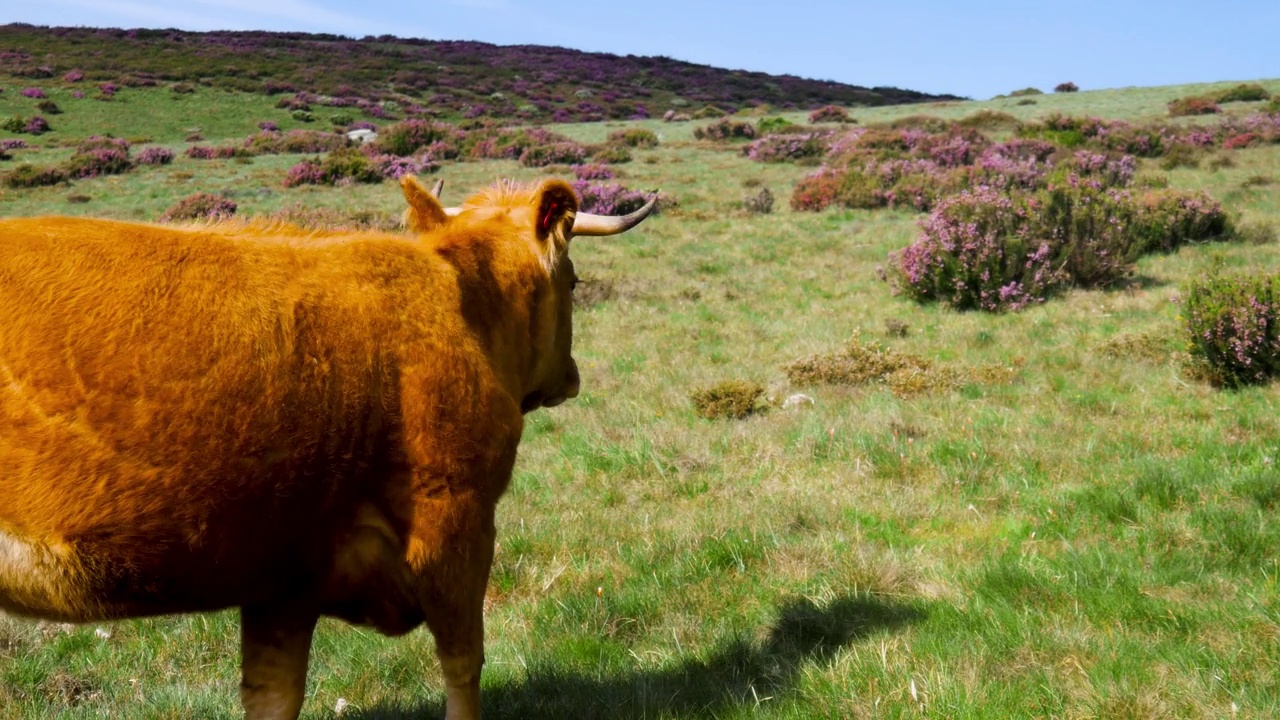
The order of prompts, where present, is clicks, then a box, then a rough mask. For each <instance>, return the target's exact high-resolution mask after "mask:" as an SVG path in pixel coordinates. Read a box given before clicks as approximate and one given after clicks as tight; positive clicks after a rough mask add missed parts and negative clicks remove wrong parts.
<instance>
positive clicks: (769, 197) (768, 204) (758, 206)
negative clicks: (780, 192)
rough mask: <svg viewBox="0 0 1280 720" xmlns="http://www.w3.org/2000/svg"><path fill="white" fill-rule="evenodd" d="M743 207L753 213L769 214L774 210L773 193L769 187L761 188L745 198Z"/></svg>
mask: <svg viewBox="0 0 1280 720" xmlns="http://www.w3.org/2000/svg"><path fill="white" fill-rule="evenodd" d="M742 207H743V209H744V210H746V211H747V212H748V213H751V214H752V215H768V214H769V213H771V212H773V193H772V192H769V188H767V187H765V188H760V192H758V193H755V194H752V195H748V196H747V197H746V198H744V199H743V201H742Z"/></svg>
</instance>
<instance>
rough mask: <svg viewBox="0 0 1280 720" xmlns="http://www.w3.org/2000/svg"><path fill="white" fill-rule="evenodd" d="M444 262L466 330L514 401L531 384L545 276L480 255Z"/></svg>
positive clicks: (546, 290) (546, 291)
mask: <svg viewBox="0 0 1280 720" xmlns="http://www.w3.org/2000/svg"><path fill="white" fill-rule="evenodd" d="M472 249H473V250H474V248H472ZM446 259H448V260H450V262H451V264H452V265H453V266H454V268H455V270H456V271H457V274H458V288H459V291H460V298H459V300H460V303H461V309H462V317H463V320H464V321H465V322H466V325H467V329H468V330H469V331H470V332H471V334H472V336H473V338H474V339H475V340H476V341H477V342H478V343H479V344H480V346H481V347H482V349H483V350H484V352H485V354H486V355H487V356H488V361H489V364H490V367H492V368H493V369H494V371H495V372H496V373H497V375H498V376H499V378H500V379H501V382H502V384H503V385H504V387H505V388H506V390H507V391H508V392H509V393H510V394H511V396H512V398H513V399H514V400H515V401H516V402H517V403H519V402H520V401H521V399H522V398H523V397H524V396H525V395H526V394H527V393H528V392H530V390H531V389H532V386H533V385H534V382H535V372H536V367H535V363H536V353H535V348H534V342H535V337H534V331H535V328H536V324H537V321H536V319H535V314H536V313H537V312H538V303H539V300H540V298H542V297H546V296H547V295H548V294H549V291H550V288H549V287H547V286H546V279H545V276H544V277H542V278H541V280H539V277H538V272H537V271H535V270H534V269H533V268H524V267H523V266H522V265H521V264H519V263H509V262H500V261H498V260H497V258H494V257H492V256H485V255H484V254H483V253H481V252H475V251H473V252H466V253H457V254H456V256H455V257H448V256H446ZM521 270H524V272H521Z"/></svg>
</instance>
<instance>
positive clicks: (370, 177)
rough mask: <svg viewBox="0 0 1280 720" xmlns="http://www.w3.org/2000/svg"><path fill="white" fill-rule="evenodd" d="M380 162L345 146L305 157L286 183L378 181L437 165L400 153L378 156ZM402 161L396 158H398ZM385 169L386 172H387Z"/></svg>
mask: <svg viewBox="0 0 1280 720" xmlns="http://www.w3.org/2000/svg"><path fill="white" fill-rule="evenodd" d="M378 157H380V158H381V162H376V161H375V160H374V159H373V158H370V157H369V156H368V155H366V154H365V153H363V152H361V151H360V150H357V149H356V148H342V149H339V150H334V151H333V152H331V153H329V154H328V155H327V156H326V157H325V158H324V159H323V160H321V159H320V158H313V159H311V160H303V161H302V162H300V163H298V164H297V165H294V166H293V167H292V168H290V169H289V172H288V174H287V175H286V177H285V181H284V186H285V187H296V186H298V185H336V184H339V183H342V182H361V183H377V182H382V180H383V178H384V177H387V176H393V175H394V176H395V177H399V175H395V173H396V172H399V173H400V175H403V174H405V173H408V172H414V173H417V172H421V171H423V170H424V169H426V168H427V167H432V168H434V163H431V162H430V161H427V162H425V163H422V164H416V163H412V162H411V161H410V159H408V158H400V156H398V155H385V156H378ZM397 159H398V160H400V161H402V162H399V163H397V162H395V160H397ZM384 173H385V175H384Z"/></svg>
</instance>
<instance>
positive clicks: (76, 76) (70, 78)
mask: <svg viewBox="0 0 1280 720" xmlns="http://www.w3.org/2000/svg"><path fill="white" fill-rule="evenodd" d="M62 80H63V81H64V82H69V83H77V82H80V81H81V80H84V73H83V72H81V71H79V70H72V71H71V72H69V73H67V74H66V75H63V76H62Z"/></svg>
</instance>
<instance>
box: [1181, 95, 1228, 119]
mask: <svg viewBox="0 0 1280 720" xmlns="http://www.w3.org/2000/svg"><path fill="white" fill-rule="evenodd" d="M1220 112H1222V108H1220V107H1218V105H1217V104H1216V103H1215V102H1214V101H1213V99H1212V98H1206V97H1185V98H1177V99H1176V100H1171V101H1169V116H1170V117H1186V116H1189V115H1212V114H1214V113H1220Z"/></svg>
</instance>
